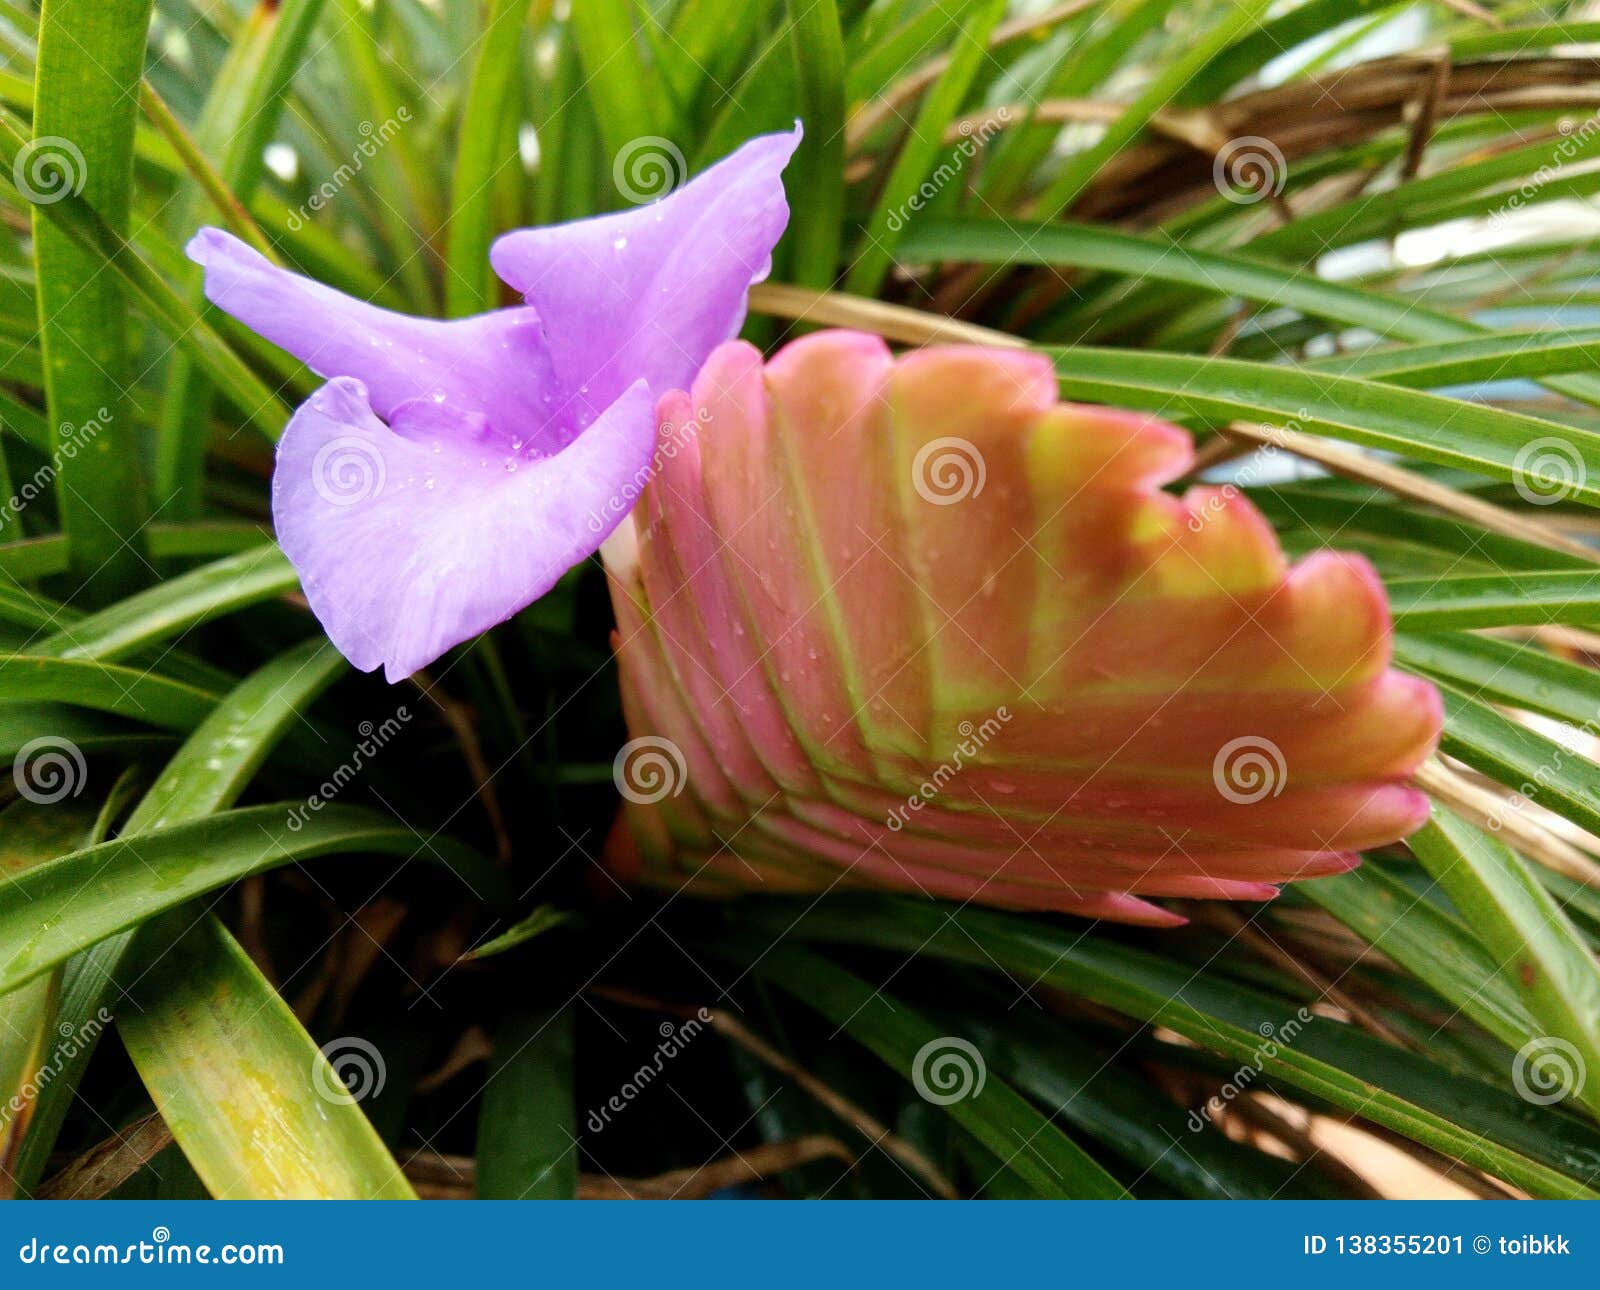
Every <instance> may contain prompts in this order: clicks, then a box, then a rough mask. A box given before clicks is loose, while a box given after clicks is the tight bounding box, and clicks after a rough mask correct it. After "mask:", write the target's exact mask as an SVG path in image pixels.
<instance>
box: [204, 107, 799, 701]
mask: <svg viewBox="0 0 1600 1290" xmlns="http://www.w3.org/2000/svg"><path fill="white" fill-rule="evenodd" d="M799 139H800V130H799V127H798V126H796V128H795V131H794V133H793V134H787V135H764V136H762V137H761V138H758V139H753V140H751V141H750V142H749V143H747V144H745V145H744V147H742V148H740V149H739V150H738V151H737V152H735V153H733V154H732V155H731V156H729V157H728V158H726V159H725V160H723V161H721V162H719V163H718V164H717V165H715V166H713V167H712V168H711V169H710V170H708V171H706V172H705V173H704V174H703V175H701V176H700V177H699V178H697V179H695V180H694V181H693V182H692V183H689V184H686V185H685V186H684V187H682V188H680V189H678V190H677V191H676V192H673V193H671V194H670V195H668V196H666V197H664V198H662V199H661V200H660V201H658V202H655V203H654V204H652V205H649V206H643V207H640V208H638V209H636V210H630V211H624V212H621V213H618V214H614V215H605V216H601V217H598V218H596V219H588V220H579V221H576V222H574V223H571V224H561V225H556V226H554V227H551V228H540V229H523V230H520V231H518V232H515V233H509V234H507V235H506V236H504V237H502V238H500V239H499V241H497V242H496V243H495V245H494V247H493V249H492V251H491V254H490V258H491V261H492V263H493V265H494V268H495V271H496V272H497V273H498V274H499V275H500V276H501V277H502V278H504V279H505V280H506V282H508V283H509V284H510V285H511V286H512V287H514V288H516V289H517V290H518V291H520V292H521V293H522V295H523V297H524V299H525V300H526V302H527V303H526V304H525V305H524V306H522V307H519V308H513V309H501V310H496V311H495V312H493V313H487V314H481V315H479V316H478V317H475V318H465V319H460V320H457V321H452V322H438V321H435V320H432V319H424V318H410V317H406V316H404V315H401V314H396V313H391V312H389V311H388V310H384V309H378V308H376V307H374V306H372V305H369V304H366V303H364V302H362V301H360V300H355V299H352V298H350V297H349V296H345V295H341V294H340V293H339V292H337V291H334V290H332V289H331V288H328V287H325V286H323V285H321V284H320V283H317V282H313V281H311V280H310V279H308V278H303V277H300V276H299V275H297V274H293V273H288V272H285V271H284V270H282V269H277V268H274V267H273V266H272V265H271V264H270V263H269V262H268V261H267V260H266V259H265V258H264V257H262V256H260V255H258V254H257V253H256V252H255V251H253V250H251V249H250V248H249V247H247V246H245V245H244V244H243V243H242V242H240V241H238V240H237V239H236V238H233V237H230V236H229V235H228V234H226V233H223V232H221V231H219V230H217V229H211V228H207V229H202V230H201V231H200V232H199V233H197V234H196V235H195V237H194V239H193V240H192V241H191V242H190V243H189V248H188V251H189V256H190V258H191V259H193V260H195V261H196V262H197V263H199V264H201V265H203V266H204V267H205V289H206V296H207V298H208V299H209V300H210V301H211V303H212V304H214V305H216V306H217V307H218V308H219V309H222V310H224V311H226V312H227V313H229V314H231V315H233V317H235V318H237V319H238V320H239V321H240V322H242V323H244V324H245V325H246V326H248V327H250V328H251V329H253V330H254V331H256V332H259V333H260V334H261V335H262V336H264V337H266V338H267V339H268V340H270V341H272V342H273V343H274V344H276V345H281V346H282V347H283V348H284V349H286V350H288V351H289V352H290V353H291V354H293V355H295V357H297V358H299V359H300V360H301V361H302V362H304V363H305V364H307V366H309V367H311V368H312V369H313V370H314V371H315V372H317V373H318V374H319V375H321V376H325V377H328V378H329V380H328V383H327V384H326V385H324V386H323V387H322V388H321V389H319V390H318V391H317V392H316V393H315V394H313V395H312V396H311V397H310V398H309V399H308V400H306V402H305V403H304V404H303V405H302V406H301V407H300V408H299V410H298V411H297V412H296V413H295V415H294V417H293V418H292V419H291V420H290V422H289V427H288V429H287V430H286V431H285V432H284V436H283V439H282V441H281V442H280V443H279V445H278V460H277V470H276V473H275V474H274V477H273V483H272V514H273V520H274V523H275V525H276V528H277V533H278V541H279V543H280V544H281V545H282V547H283V549H284V551H285V553H287V555H288V557H289V559H290V560H291V561H292V562H293V563H294V566H295V568H296V570H298V572H299V574H300V581H301V585H302V587H303V588H304V589H305V594H306V598H307V600H308V601H309V602H310V604H311V608H312V610H313V612H315V614H316V615H317V618H318V620H319V621H320V622H321V623H322V625H323V627H324V628H325V629H326V631H327V633H328V636H329V638H330V639H331V640H332V641H333V643H334V644H335V645H336V646H338V648H339V650H340V652H341V653H343V654H344V656H345V657H346V658H348V659H349V660H350V662H351V663H353V664H354V665H355V666H356V667H358V668H360V669H361V670H363V671H371V670H372V669H374V668H376V667H377V666H379V664H382V665H383V668H384V673H385V675H386V676H387V677H388V678H389V680H391V681H395V680H399V679H401V678H402V677H405V676H409V675H410V674H411V673H412V672H414V671H416V670H417V669H418V668H419V667H423V666H425V665H426V664H428V663H430V662H432V661H433V660H434V659H436V658H437V657H438V656H439V655H440V654H442V653H443V652H444V651H445V650H446V649H448V648H449V647H450V646H452V645H456V644H459V643H460V642H462V641H464V640H468V639H470V638H471V637H473V636H475V635H477V634H478V633H479V632H482V631H484V630H486V629H488V628H490V627H492V626H494V625H495V624H496V623H500V622H504V621H505V620H506V619H507V618H510V617H511V616H512V615H513V614H515V613H516V612H517V611H518V610H520V609H522V608H524V607H525V606H527V605H529V604H531V603H532V602H533V601H535V600H537V599H538V598H539V597H540V596H542V595H543V594H544V593H545V592H546V591H548V590H549V589H550V588H551V587H552V586H553V585H554V584H555V582H556V580H557V579H559V578H560V577H561V575H562V574H563V573H565V572H566V571H567V570H568V569H570V568H571V567H572V566H573V565H575V564H577V563H578V562H579V561H581V560H583V559H585V558H587V557H588V556H589V555H591V554H593V553H594V552H595V551H596V550H597V549H598V548H599V546H600V543H601V542H602V541H603V540H604V539H605V537H606V536H607V535H608V534H609V533H610V532H611V531H612V530H613V529H614V528H615V527H616V526H617V524H619V523H620V522H621V520H622V518H623V516H624V515H626V513H627V509H628V508H627V505H626V502H625V501H624V500H623V499H631V497H632V496H633V495H634V493H635V492H637V489H638V487H639V486H640V484H641V483H642V482H643V481H644V480H645V479H647V478H648V477H649V475H650V473H651V457H652V454H653V452H654V450H655V446H656V433H655V417H654V405H655V402H656V399H657V398H659V397H660V396H661V395H662V394H665V393H666V392H667V391H669V390H673V389H686V388H688V386H689V384H690V382H691V381H692V380H693V377H694V375H695V373H696V372H697V371H698V370H699V368H700V365H701V364H702V363H703V362H704V361H705V359H706V358H707V356H708V355H709V354H710V353H711V351H712V350H713V349H714V348H716V346H717V345H719V344H721V343H722V342H723V341H725V340H727V339H729V338H730V337H731V336H733V335H734V334H735V333H736V332H737V331H738V329H739V327H740V324H741V323H742V322H743V320H744V313H745V296H746V293H747V291H748V290H749V287H750V285H751V284H752V283H755V282H759V281H761V280H762V279H763V278H764V277H766V275H767V273H768V271H769V270H770V268H771V255H772V248H773V246H774V245H775V244H776V243H777V240H778V238H779V237H780V236H781V235H782V233H783V229H784V226H785V224H786V223H787V222H788V218H789V208H788V205H787V204H786V203H785V201H784V195H783V185H782V172H783V168H784V166H785V165H786V164H787V163H788V160H789V157H790V155H791V154H792V153H793V152H794V149H795V147H796V146H797V145H798V143H799Z"/></svg>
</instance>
